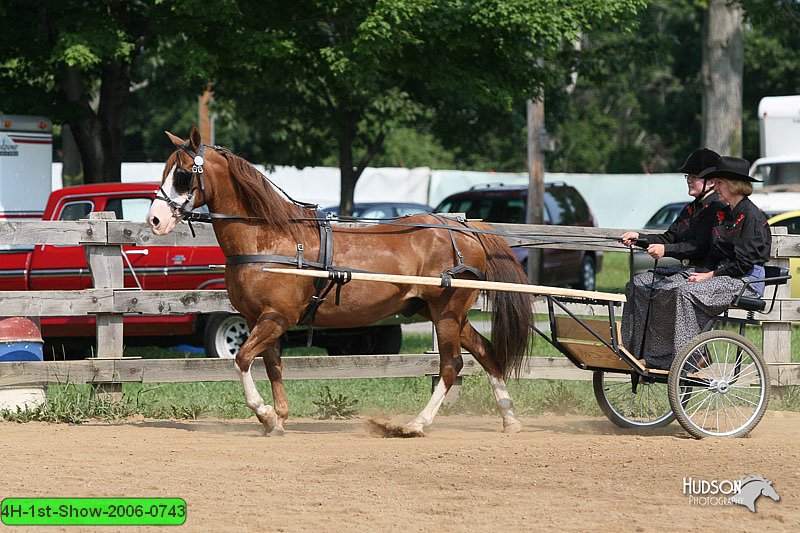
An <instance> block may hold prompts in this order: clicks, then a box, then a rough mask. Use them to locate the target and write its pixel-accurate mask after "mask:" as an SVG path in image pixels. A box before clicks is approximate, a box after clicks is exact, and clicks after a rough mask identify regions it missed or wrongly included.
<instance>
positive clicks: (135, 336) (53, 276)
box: [0, 182, 407, 358]
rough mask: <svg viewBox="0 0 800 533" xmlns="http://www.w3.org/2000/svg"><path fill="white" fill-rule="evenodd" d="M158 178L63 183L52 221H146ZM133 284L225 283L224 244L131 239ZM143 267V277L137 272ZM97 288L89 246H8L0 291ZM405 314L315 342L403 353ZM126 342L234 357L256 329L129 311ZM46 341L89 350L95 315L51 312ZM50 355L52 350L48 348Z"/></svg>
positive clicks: (72, 352)
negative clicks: (111, 217) (99, 216)
mask: <svg viewBox="0 0 800 533" xmlns="http://www.w3.org/2000/svg"><path fill="white" fill-rule="evenodd" d="M158 185H159V184H158V183H155V182H153V183H104V184H96V185H80V186H76V187H67V188H64V189H59V190H56V191H54V192H53V193H52V194H50V197H49V199H48V201H47V205H46V206H45V210H44V217H43V218H44V220H79V219H82V218H87V217H88V215H89V213H91V212H92V211H113V212H114V213H116V217H117V219H120V220H130V221H134V222H141V221H144V219H145V216H146V215H147V212H148V210H149V208H150V204H151V203H152V202H153V198H155V191H156V189H157V187H158ZM122 251H123V253H124V255H125V257H126V259H125V261H124V264H125V287H136V286H137V280H138V283H139V284H141V287H142V288H143V289H146V290H197V289H224V288H225V280H224V275H223V273H222V272H221V271H220V270H217V269H214V268H212V267H211V266H212V265H219V264H224V263H225V257H224V255H223V254H222V250H220V248H219V246H123V247H122ZM134 273H135V278H134ZM91 287H92V277H91V272H90V271H89V269H88V267H87V264H86V256H85V253H84V249H83V247H82V246H55V245H40V246H29V247H26V248H25V249H19V248H17V249H13V250H0V290H15V291H19V290H29V291H37V290H80V289H87V288H91ZM406 321H407V320H406V319H405V318H404V317H402V316H401V315H399V314H398V315H394V316H392V317H388V318H386V319H384V320H382V321H380V322H377V323H375V324H373V325H371V326H368V327H363V328H354V329H320V328H318V329H315V330H314V337H313V339H314V344H315V345H316V346H320V347H323V348H325V349H326V350H327V351H328V353H329V354H331V355H341V354H347V353H353V354H385V353H399V351H400V345H401V343H402V331H401V328H400V324H401V323H402V322H406ZM123 323H124V336H125V344H127V345H134V344H142V345H164V346H172V345H176V344H192V345H196V346H203V347H204V348H205V352H206V355H207V356H209V357H224V358H229V357H234V356H235V355H236V353H237V352H238V351H239V347H240V346H241V345H242V344H243V343H244V341H245V340H246V339H247V337H248V335H249V330H248V328H247V324H246V323H245V321H244V319H243V318H242V316H241V315H239V314H232V313H211V314H188V315H155V316H148V315H138V314H131V315H126V316H124V318H123ZM41 331H42V336H43V337H44V339H45V343H46V348H47V347H51V346H52V347H54V348H55V353H56V354H57V355H58V356H61V354H62V349H61V347H64V348H63V353H64V355H66V356H84V355H86V353H87V352H88V348H89V346H91V345H92V344H93V343H94V341H95V335H96V329H95V318H94V317H93V316H70V317H43V318H42V319H41ZM306 335H307V329H306V328H294V329H292V330H290V331H289V332H288V333H287V334H286V336H285V338H284V346H289V345H300V344H304V343H305V342H306ZM45 351H46V353H45V356H48V355H51V354H50V350H47V349H46V350H45Z"/></svg>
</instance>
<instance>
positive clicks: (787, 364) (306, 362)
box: [0, 213, 800, 387]
mask: <svg viewBox="0 0 800 533" xmlns="http://www.w3.org/2000/svg"><path fill="white" fill-rule="evenodd" d="M108 215H111V218H109V216H108ZM496 227H497V229H499V230H501V231H504V232H508V233H510V234H514V235H520V234H523V233H524V234H527V235H530V234H532V233H535V234H537V235H539V236H540V237H539V238H538V239H533V238H530V237H527V236H525V237H523V236H512V237H509V238H508V239H507V240H508V241H509V243H510V244H526V245H533V246H540V247H543V248H548V247H549V248H568V249H593V250H600V251H603V250H604V251H623V250H624V248H623V247H621V246H620V245H617V244H614V243H613V242H612V241H610V240H609V241H608V244H601V243H600V240H601V238H605V237H616V236H619V235H620V234H621V233H622V231H623V230H619V229H603V228H577V227H554V226H530V225H512V224H497V225H496ZM195 230H196V233H197V235H196V237H192V236H191V234H190V231H189V228H188V227H186V226H185V225H180V226H179V227H178V228H177V229H176V230H174V231H173V232H172V233H170V234H169V235H166V236H163V237H158V236H155V235H153V234H152V233H151V232H150V229H149V227H148V226H147V225H146V224H144V223H133V222H127V221H119V220H113V214H109V213H93V214H92V219H90V220H84V221H75V222H28V221H2V222H0V245H32V244H54V245H82V246H84V247H85V250H86V254H87V258H88V262H89V265H90V268H91V272H92V277H93V280H94V287H95V288H93V289H89V290H79V291H35V292H28V291H8V292H0V302H2V305H0V316H74V315H85V314H94V315H96V316H97V348H96V352H95V353H96V357H95V358H92V359H86V360H82V361H58V362H51V361H46V362H5V363H0V387H1V386H21V385H30V384H47V383H74V384H79V383H97V384H109V383H117V384H118V383H123V382H188V381H227V380H238V376H237V374H236V372H235V371H234V369H233V363H232V362H231V361H230V360H226V359H170V360H149V359H139V358H130V357H123V353H122V351H123V336H122V334H123V330H122V327H123V326H122V316H123V313H142V314H153V315H166V314H184V313H211V312H234V309H233V308H232V307H231V304H230V302H229V301H228V298H227V294H226V292H225V291H220V290H199V291H197V290H196V291H145V290H138V289H128V288H122V287H123V258H122V254H121V245H126V244H129V245H137V246H171V245H178V244H180V245H190V246H216V245H217V241H216V238H215V236H214V233H213V230H212V228H211V227H210V225H207V224H197V225H195ZM785 232H786V229H785V228H773V233H774V240H773V250H772V255H773V258H774V259H773V264H779V265H788V261H789V258H790V257H798V256H800V236H797V235H786V234H785ZM570 238H573V239H574V243H572V244H568V243H567V242H565V241H568V240H569V239H570ZM592 238H597V239H598V240H597V241H596V242H594V243H591V244H590V243H586V242H580V241H587V240H591V239H592ZM554 241H558V242H557V243H556V242H554ZM778 294H779V300H778V301H777V302H776V305H775V308H774V310H773V311H772V312H771V313H770V314H769V315H768V316H766V317H764V318H763V320H764V322H763V348H764V354H765V357H766V358H767V361H768V363H769V366H770V372H771V377H772V382H773V384H774V385H790V384H791V385H794V384H798V383H800V365H798V364H793V363H791V323H792V322H795V321H798V320H800V300H793V299H791V298H790V297H789V294H790V293H789V287H788V285H786V286H782V287H780V289H779V293H778ZM589 311H592V310H591V309H590V310H589ZM597 312H598V313H603V311H602V310H598V311H597ZM438 364H439V359H438V356H437V355H436V354H435V353H430V354H423V355H371V356H369V355H365V356H336V357H285V358H284V378H285V379H287V380H291V379H345V378H375V377H414V376H426V375H435V374H437V373H438ZM253 371H254V375H255V377H256V379H266V373H265V371H264V367H263V363H262V362H261V360H260V359H257V361H256V363H254V368H253ZM481 371H482V370H481V368H480V367H479V365H478V364H477V363H476V362H475V360H474V359H472V357H470V356H466V357H465V366H464V370H463V372H462V373H463V374H473V373H479V372H481ZM590 376H591V374H590V373H589V372H584V371H581V370H579V369H577V368H575V367H574V366H573V365H572V363H570V362H569V361H567V360H566V359H565V358H563V357H556V358H551V357H529V358H527V359H526V361H525V364H524V367H523V370H522V373H521V377H523V378H542V379H588V378H590Z"/></svg>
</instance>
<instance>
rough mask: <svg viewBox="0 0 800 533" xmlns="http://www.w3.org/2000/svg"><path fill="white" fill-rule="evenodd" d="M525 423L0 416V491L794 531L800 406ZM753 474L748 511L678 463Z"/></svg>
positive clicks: (205, 509) (223, 507) (472, 519)
mask: <svg viewBox="0 0 800 533" xmlns="http://www.w3.org/2000/svg"><path fill="white" fill-rule="evenodd" d="M397 421H400V420H397ZM523 421H524V422H525V423H526V427H525V431H524V432H522V433H520V434H516V435H504V434H502V433H501V432H500V419H499V417H498V418H495V417H467V416H458V417H455V416H451V417H444V416H441V417H439V418H437V420H436V421H435V422H434V425H433V426H432V427H431V428H430V429H429V430H428V436H427V437H425V438H417V439H384V438H376V437H373V436H371V435H370V434H369V432H368V430H367V429H366V425H365V423H364V420H348V421H317V420H309V419H296V420H290V422H289V423H288V424H287V430H288V432H287V435H286V436H285V437H283V438H265V437H262V436H261V432H260V426H259V425H258V424H257V423H256V422H255V419H252V420H248V421H238V420H237V421H229V420H199V421H157V420H133V421H129V422H126V423H121V424H85V425H81V426H69V425H50V424H42V423H30V424H14V423H8V422H0V435H1V437H0V480H1V481H2V482H1V483H0V497H8V496H15V497H31V496H35V497H78V496H93V497H123V496H128V497H133V496H136V497H158V496H163V497H167V496H169V497H182V498H184V499H185V500H186V502H187V504H188V520H187V522H186V523H185V524H184V525H183V526H182V527H179V528H177V529H178V530H180V531H198V532H199V531H203V532H209V531H237V532H238V531H262V532H267V531H336V532H337V533H343V532H346V531H347V532H349V531H370V532H374V531H432V532H433V531H435V532H441V531H487V532H488V531H491V532H498V531H502V532H505V531H543V530H553V529H559V530H570V531H598V530H601V531H602V530H609V531H657V530H658V531H701V530H702V531H798V530H800V446H798V443H799V442H800V413H782V412H769V413H767V416H766V417H765V419H764V420H763V421H762V422H761V424H760V426H759V427H758V428H757V429H756V431H755V432H754V433H753V435H752V436H751V437H750V438H746V439H727V440H725V439H722V440H709V439H707V440H703V441H696V440H693V439H690V438H688V437H687V436H686V435H685V434H684V433H683V432H682V430H681V428H680V427H679V426H678V425H677V424H673V426H671V427H670V428H667V429H665V430H661V431H658V432H651V433H649V434H639V435H637V434H635V433H633V432H631V431H625V430H619V429H616V428H614V427H613V426H612V425H611V424H610V423H609V422H607V421H606V420H605V419H600V418H589V417H552V416H548V417H539V418H528V419H523ZM751 474H760V475H763V476H764V477H765V478H767V479H770V480H772V481H773V486H774V488H775V490H776V491H777V492H778V493H779V494H780V496H781V500H780V501H779V502H775V501H772V500H771V499H768V498H766V497H761V498H759V499H758V500H757V512H756V513H751V512H750V511H749V510H748V509H747V508H745V507H742V506H738V505H734V506H701V505H692V504H690V503H689V497H688V496H686V495H684V494H683V493H682V482H683V478H684V477H689V476H691V477H693V478H694V479H700V480H713V479H716V480H723V479H733V480H738V479H740V478H742V477H743V476H745V475H751ZM2 527H3V526H0V528H2ZM52 529H53V528H41V527H39V528H36V529H35V531H37V532H43V531H48V530H52ZM131 529H133V528H126V529H125V531H130V530H131ZM153 529H155V528H153ZM23 530H24V528H19V527H18V528H15V529H14V531H23ZM65 530H66V531H76V530H77V529H76V528H68V529H67V528H65ZM110 530H113V528H109V527H104V528H102V531H104V532H106V531H110Z"/></svg>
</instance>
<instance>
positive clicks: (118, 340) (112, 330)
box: [84, 211, 125, 401]
mask: <svg viewBox="0 0 800 533" xmlns="http://www.w3.org/2000/svg"><path fill="white" fill-rule="evenodd" d="M116 218H117V217H116V215H115V214H114V212H112V211H102V212H95V213H90V214H89V219H90V220H116ZM84 250H85V252H86V262H87V263H88V265H89V271H90V272H91V273H92V281H93V282H94V288H95V289H122V288H125V278H124V271H123V267H122V247H121V246H120V245H119V244H114V245H108V244H105V245H95V244H88V245H85V248H84ZM95 357H97V358H99V359H117V358H121V357H122V315H121V314H119V313H97V351H96V353H95ZM97 394H98V396H100V397H102V398H104V399H107V400H113V401H119V400H120V399H121V398H122V383H106V384H100V386H99V388H98V389H97Z"/></svg>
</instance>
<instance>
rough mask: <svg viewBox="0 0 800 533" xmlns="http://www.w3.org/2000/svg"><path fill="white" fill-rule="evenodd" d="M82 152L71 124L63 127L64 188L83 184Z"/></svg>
mask: <svg viewBox="0 0 800 533" xmlns="http://www.w3.org/2000/svg"><path fill="white" fill-rule="evenodd" d="M81 173H82V169H81V152H80V150H78V145H77V144H75V137H73V135H72V130H70V127H69V124H64V125H63V126H62V127H61V183H62V185H63V186H64V187H67V186H69V185H78V184H80V183H81V179H82V177H81Z"/></svg>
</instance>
